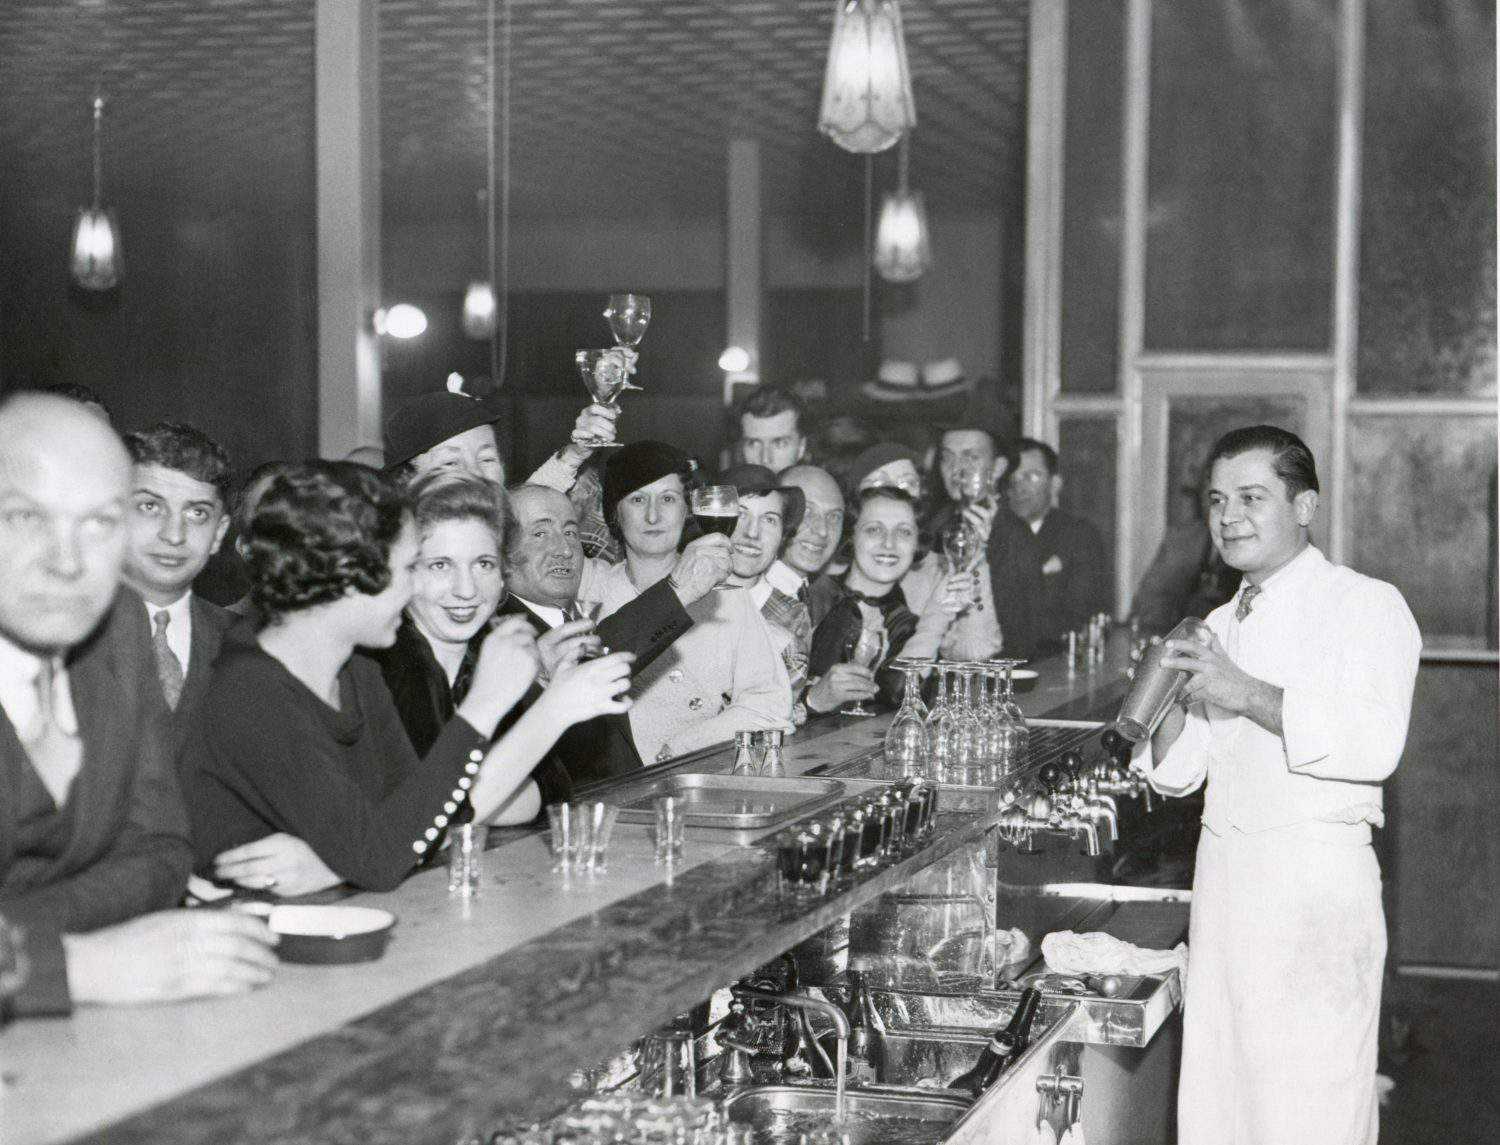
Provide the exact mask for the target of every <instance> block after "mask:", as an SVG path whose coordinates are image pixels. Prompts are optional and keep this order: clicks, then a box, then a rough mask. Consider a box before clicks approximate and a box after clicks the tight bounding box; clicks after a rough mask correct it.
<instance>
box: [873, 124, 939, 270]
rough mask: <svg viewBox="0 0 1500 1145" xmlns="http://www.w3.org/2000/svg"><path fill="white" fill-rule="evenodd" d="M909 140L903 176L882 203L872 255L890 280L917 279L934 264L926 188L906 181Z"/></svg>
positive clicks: (903, 144)
mask: <svg viewBox="0 0 1500 1145" xmlns="http://www.w3.org/2000/svg"><path fill="white" fill-rule="evenodd" d="M906 149H907V141H906V140H905V139H902V140H901V180H900V182H899V183H898V184H897V188H896V191H895V192H894V193H893V194H889V195H886V196H885V199H884V201H883V202H882V204H881V207H880V223H879V225H878V226H877V227H876V228H875V250H874V252H873V254H872V256H871V257H872V259H873V261H874V263H875V269H876V271H877V272H879V274H880V277H881V278H883V279H885V280H886V281H887V282H915V281H916V280H917V279H919V278H921V277H922V274H923V272H925V271H926V270H927V268H928V267H930V266H931V265H932V243H931V240H930V238H929V237H928V236H929V228H928V226H927V207H926V205H925V204H924V203H923V202H922V192H921V191H913V190H911V189H910V188H909V187H908V186H907V185H906Z"/></svg>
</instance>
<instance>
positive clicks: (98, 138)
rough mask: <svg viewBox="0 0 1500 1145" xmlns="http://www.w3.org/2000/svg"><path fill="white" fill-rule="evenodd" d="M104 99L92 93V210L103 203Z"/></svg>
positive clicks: (96, 93)
mask: <svg viewBox="0 0 1500 1145" xmlns="http://www.w3.org/2000/svg"><path fill="white" fill-rule="evenodd" d="M103 140H104V97H103V96H102V95H100V94H99V93H98V92H95V93H94V210H96V211H97V210H98V209H99V206H100V204H101V203H102V202H103V201H104V145H103Z"/></svg>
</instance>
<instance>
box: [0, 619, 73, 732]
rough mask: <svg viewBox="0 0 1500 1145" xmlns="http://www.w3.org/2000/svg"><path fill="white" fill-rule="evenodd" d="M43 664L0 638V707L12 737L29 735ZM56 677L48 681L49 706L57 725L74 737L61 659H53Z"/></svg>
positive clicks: (69, 699) (65, 675) (70, 704)
mask: <svg viewBox="0 0 1500 1145" xmlns="http://www.w3.org/2000/svg"><path fill="white" fill-rule="evenodd" d="M44 663H45V661H44V659H43V658H42V657H41V656H38V655H36V653H34V652H28V651H26V649H24V648H22V647H20V646H19V645H17V644H13V643H12V642H11V641H9V640H7V639H6V638H5V637H3V636H0V708H4V709H5V715H6V717H7V718H8V719H9V720H10V722H11V726H12V727H14V728H15V729H16V734H17V735H19V736H21V737H23V738H24V737H26V736H28V735H30V734H31V731H32V726H33V725H34V724H35V722H36V718H37V710H36V709H37V704H36V678H37V675H38V673H40V672H41V670H42V665H43V664H44ZM55 664H56V675H55V676H54V677H53V680H52V707H53V711H54V712H55V713H56V715H57V726H58V727H60V728H61V729H62V730H63V731H65V732H67V733H69V734H70V735H77V734H78V718H77V716H76V714H75V713H74V711H73V692H72V688H71V687H70V686H69V684H68V672H67V669H66V668H65V667H64V666H63V661H62V657H60V656H59V657H57V658H56V659H55Z"/></svg>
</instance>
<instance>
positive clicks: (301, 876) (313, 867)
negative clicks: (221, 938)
mask: <svg viewBox="0 0 1500 1145" xmlns="http://www.w3.org/2000/svg"><path fill="white" fill-rule="evenodd" d="M214 877H215V878H216V879H218V880H219V881H220V882H230V883H234V884H235V885H236V886H241V887H245V888H247V889H249V890H256V891H273V892H274V893H276V894H278V895H283V896H287V897H292V896H295V895H310V894H313V893H314V892H316V891H326V890H327V889H328V888H329V887H336V886H338V885H339V884H340V883H341V882H343V881H344V880H343V879H342V878H340V877H339V876H338V874H336V873H335V872H334V871H333V870H332V869H331V868H330V867H329V866H328V865H327V864H326V863H324V862H323V860H322V859H320V858H318V853H317V852H316V851H314V850H313V849H312V848H311V847H309V846H308V845H307V844H306V843H305V842H303V841H302V840H301V839H299V838H297V836H295V835H288V834H286V833H285V832H282V831H278V832H277V833H276V834H274V835H267V836H266V837H265V838H264V839H257V840H256V841H255V842H253V843H246V844H244V845H243V846H240V847H232V848H231V849H229V850H228V851H221V852H219V853H218V854H217V855H215V856H214Z"/></svg>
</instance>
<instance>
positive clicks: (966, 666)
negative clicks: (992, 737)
mask: <svg viewBox="0 0 1500 1145" xmlns="http://www.w3.org/2000/svg"><path fill="white" fill-rule="evenodd" d="M975 668H976V666H975V665H974V664H972V663H970V662H967V661H962V662H960V663H959V664H958V682H959V692H958V697H959V703H958V719H957V720H956V721H954V730H953V734H954V736H955V737H957V738H956V739H955V740H954V743H953V746H952V748H950V750H949V753H948V754H949V758H948V766H949V768H950V769H951V770H952V772H953V775H954V780H955V782H958V783H964V784H970V785H974V784H978V783H980V782H981V781H982V780H983V775H984V760H985V727H984V724H983V722H982V721H981V720H980V718H979V712H978V709H977V708H976V707H975V706H974V677H975V676H976V675H977V672H976V670H975Z"/></svg>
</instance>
